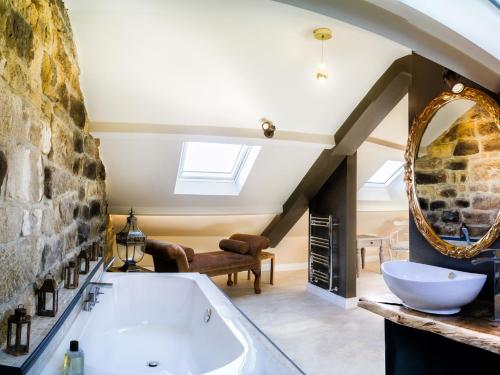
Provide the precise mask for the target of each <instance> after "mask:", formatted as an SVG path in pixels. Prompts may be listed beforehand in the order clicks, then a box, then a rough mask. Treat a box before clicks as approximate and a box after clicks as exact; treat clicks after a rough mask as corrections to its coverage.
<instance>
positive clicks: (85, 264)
mask: <svg viewBox="0 0 500 375" xmlns="http://www.w3.org/2000/svg"><path fill="white" fill-rule="evenodd" d="M77 261H78V273H79V274H80V275H86V274H88V273H89V270H90V256H89V252H88V250H87V249H84V250H82V251H80V254H78V259H77Z"/></svg>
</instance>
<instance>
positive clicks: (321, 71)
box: [313, 27, 332, 82]
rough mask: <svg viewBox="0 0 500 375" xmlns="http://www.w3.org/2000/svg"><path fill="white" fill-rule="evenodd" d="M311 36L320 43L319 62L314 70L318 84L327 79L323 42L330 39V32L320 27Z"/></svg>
mask: <svg viewBox="0 0 500 375" xmlns="http://www.w3.org/2000/svg"><path fill="white" fill-rule="evenodd" d="M313 35H314V37H315V38H316V39H317V40H319V41H321V62H320V63H319V65H318V69H317V70H316V79H317V80H318V81H320V82H321V81H326V80H327V79H328V70H327V69H326V65H325V40H329V39H331V38H332V30H330V29H328V28H326V27H321V28H319V29H316V30H314V31H313Z"/></svg>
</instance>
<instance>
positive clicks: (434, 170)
mask: <svg viewBox="0 0 500 375" xmlns="http://www.w3.org/2000/svg"><path fill="white" fill-rule="evenodd" d="M415 171H416V172H415V173H416V175H415V180H416V183H417V195H418V198H419V202H420V207H421V208H422V209H423V212H424V213H425V215H426V217H427V220H428V221H429V223H430V224H431V225H432V226H433V228H434V230H435V231H436V233H437V234H439V235H444V236H460V232H461V230H460V227H461V225H462V223H465V225H467V227H468V228H469V233H470V235H471V236H473V237H481V236H483V235H484V234H485V233H486V232H487V231H488V229H489V228H490V226H491V225H492V224H493V223H494V221H495V218H496V216H497V214H498V211H499V209H500V130H499V128H498V124H496V123H495V121H494V119H492V118H491V117H490V116H489V115H488V113H486V112H484V111H482V110H481V108H478V106H474V107H472V108H471V109H470V110H469V111H467V112H466V113H465V114H464V115H463V116H462V117H460V118H459V119H457V121H455V123H453V124H452V126H451V127H450V128H449V129H448V130H447V131H446V132H444V133H443V134H441V135H440V136H439V137H438V138H436V139H435V140H434V141H433V142H432V143H431V144H430V145H429V146H427V148H426V155H425V156H424V157H421V158H419V159H418V160H417V161H416V164H415Z"/></svg>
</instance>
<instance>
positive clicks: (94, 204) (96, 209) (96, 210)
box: [90, 200, 101, 217]
mask: <svg viewBox="0 0 500 375" xmlns="http://www.w3.org/2000/svg"><path fill="white" fill-rule="evenodd" d="M100 215H101V202H99V201H98V200H92V201H91V202H90V216H91V217H97V216H100Z"/></svg>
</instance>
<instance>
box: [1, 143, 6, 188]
mask: <svg viewBox="0 0 500 375" xmlns="http://www.w3.org/2000/svg"><path fill="white" fill-rule="evenodd" d="M6 174H7V158H6V157H5V154H4V153H3V151H2V150H0V189H1V188H2V185H3V180H4V178H5V175H6Z"/></svg>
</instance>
